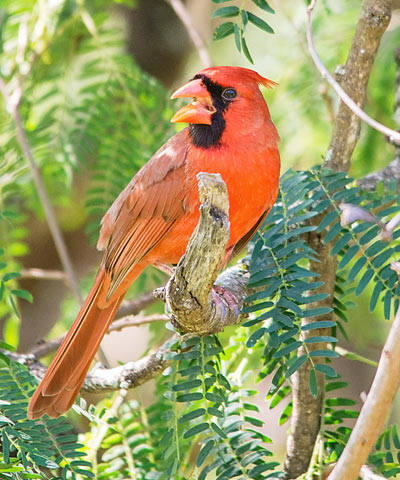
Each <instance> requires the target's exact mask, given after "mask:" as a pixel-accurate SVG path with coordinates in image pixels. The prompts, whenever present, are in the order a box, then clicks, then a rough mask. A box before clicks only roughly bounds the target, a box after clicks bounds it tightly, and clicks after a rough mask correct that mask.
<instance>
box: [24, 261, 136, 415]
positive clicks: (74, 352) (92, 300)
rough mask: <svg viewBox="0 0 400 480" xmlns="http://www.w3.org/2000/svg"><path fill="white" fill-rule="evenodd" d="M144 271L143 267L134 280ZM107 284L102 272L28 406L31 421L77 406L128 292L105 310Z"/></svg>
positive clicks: (106, 306) (101, 271)
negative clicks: (80, 393) (93, 365)
mask: <svg viewBox="0 0 400 480" xmlns="http://www.w3.org/2000/svg"><path fill="white" fill-rule="evenodd" d="M138 270H139V269H138ZM142 270H143V267H142V268H140V271H138V272H137V274H136V275H135V277H136V276H138V275H139V274H140V273H141V271H142ZM132 273H133V272H132ZM135 273H136V272H135ZM133 279H134V278H133ZM133 279H132V280H133ZM108 283H109V282H108V281H107V278H106V273H105V271H104V269H100V271H99V273H98V275H97V277H96V280H95V283H94V285H93V287H92V289H91V291H90V293H89V295H88V297H87V298H86V300H85V302H84V304H83V305H82V308H81V310H80V312H79V314H78V316H77V317H76V319H75V321H74V323H73V324H72V326H71V328H70V330H69V331H68V334H67V336H66V337H65V339H64V340H63V342H62V344H61V345H60V348H59V349H58V351H57V353H56V355H55V357H54V359H53V361H52V362H51V364H50V367H49V368H48V370H47V372H46V374H45V376H44V378H43V380H42V381H41V383H40V384H39V386H38V388H37V389H36V391H35V393H34V394H33V397H32V398H31V400H30V402H29V405H28V418H30V419H35V418H38V417H40V416H42V415H43V414H45V413H47V414H48V415H49V416H50V417H58V416H59V415H61V414H63V413H65V412H66V411H67V410H68V409H69V408H71V406H72V404H73V403H74V400H75V398H76V396H77V395H78V393H79V390H80V388H81V386H82V383H83V381H84V379H85V376H86V374H87V372H88V370H89V367H90V365H91V363H92V361H93V358H94V356H95V354H96V352H97V349H98V348H99V345H100V343H101V341H102V339H103V337H104V335H105V334H106V332H107V329H108V327H109V325H110V323H111V321H112V319H113V318H114V316H115V314H116V312H117V310H118V307H119V305H120V303H121V301H122V299H123V297H124V293H125V292H122V293H121V295H120V296H119V297H117V298H115V299H114V300H113V301H112V302H111V303H110V304H108V305H105V306H104V307H103V304H104V302H102V298H104V289H105V288H107V285H108ZM99 305H101V307H100V306H99Z"/></svg>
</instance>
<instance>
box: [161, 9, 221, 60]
mask: <svg viewBox="0 0 400 480" xmlns="http://www.w3.org/2000/svg"><path fill="white" fill-rule="evenodd" d="M167 2H168V3H169V4H170V5H171V7H172V8H173V9H174V12H175V13H176V15H177V16H178V18H179V19H180V20H181V22H182V23H183V25H184V26H185V28H186V31H187V33H188V35H189V37H190V39H191V40H192V42H193V45H194V46H195V47H196V49H197V52H198V54H199V57H200V60H201V61H202V63H203V65H204V67H211V65H212V62H211V57H210V54H209V52H208V50H207V47H206V45H205V43H204V41H203V39H202V38H201V35H200V33H199V32H198V31H197V29H196V27H195V26H194V23H193V20H192V18H191V16H190V15H189V12H188V11H187V9H186V7H185V5H184V4H183V2H182V0H167Z"/></svg>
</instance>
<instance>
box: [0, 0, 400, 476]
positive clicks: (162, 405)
mask: <svg viewBox="0 0 400 480" xmlns="http://www.w3.org/2000/svg"><path fill="white" fill-rule="evenodd" d="M214 3H217V4H223V5H217V8H218V9H217V10H216V12H215V13H214V15H213V16H214V17H215V18H217V22H221V23H220V24H218V23H217V24H215V25H214V26H215V27H216V33H215V34H214V38H215V39H216V40H218V42H217V43H215V46H214V47H213V49H212V51H213V54H214V56H215V58H224V63H229V64H233V63H241V64H243V65H244V66H248V64H247V63H245V62H246V60H245V58H247V59H248V60H250V59H252V60H253V61H254V63H255V65H256V66H257V67H256V68H257V70H259V71H260V72H261V73H264V72H267V75H268V76H269V77H271V78H272V79H274V80H277V81H279V82H280V83H281V86H280V87H279V88H277V89H276V90H275V91H274V92H272V93H271V94H269V97H268V101H269V105H270V109H271V112H272V114H273V118H274V120H275V122H276V124H277V126H278V130H279V132H280V134H281V137H282V141H281V151H282V157H283V161H284V170H287V171H286V173H284V175H283V177H282V180H281V191H280V196H279V199H278V202H277V204H276V205H275V207H274V208H273V210H272V211H271V212H270V214H269V216H268V218H267V220H266V222H265V225H264V228H263V229H262V230H261V231H260V232H259V234H258V235H257V236H256V238H255V239H254V241H253V243H252V245H251V249H250V250H251V263H250V273H251V279H250V285H249V286H250V287H251V288H252V291H251V294H250V295H249V297H248V299H247V303H246V306H245V309H244V312H245V313H247V314H248V315H249V317H248V320H247V321H246V322H245V323H244V324H243V325H242V326H240V327H235V328H230V329H228V331H227V332H224V333H223V334H221V335H220V336H219V338H217V337H205V338H199V337H195V338H190V339H185V340H179V341H175V340H171V345H170V347H171V353H170V354H169V359H170V360H171V366H170V367H169V369H168V370H166V371H165V372H164V374H163V375H162V376H161V377H160V378H159V379H158V380H157V385H156V392H155V395H154V400H153V401H152V403H151V404H150V405H149V404H148V402H142V401H136V400H131V399H128V398H127V392H125V391H121V392H116V393H114V394H112V395H109V396H108V397H107V398H105V399H103V400H102V401H101V402H100V403H99V404H98V405H96V406H89V407H88V406H87V405H86V404H85V402H83V401H82V402H81V403H80V404H79V405H77V406H76V411H77V412H78V414H79V415H80V418H82V417H83V418H85V419H86V420H88V421H89V427H88V428H84V429H81V433H80V435H79V440H78V438H77V436H76V434H75V433H71V429H72V427H71V423H67V420H65V419H57V420H50V419H41V420H38V421H28V420H27V419H26V415H25V412H26V405H27V401H28V399H29V397H30V395H31V393H32V390H33V386H34V385H35V383H36V380H35V379H34V377H33V376H32V375H31V374H30V373H29V372H28V370H27V369H26V367H25V366H24V365H21V364H20V363H18V362H17V361H15V360H12V359H10V357H9V355H6V354H5V353H4V352H6V351H10V350H12V349H13V348H14V347H17V345H18V337H19V327H20V311H19V301H21V300H22V301H32V298H31V295H30V294H29V292H27V291H25V290H22V289H21V288H20V287H19V285H18V276H19V274H20V273H19V272H20V270H21V267H22V264H23V256H24V255H25V254H26V253H27V250H28V238H29V231H28V228H27V225H28V220H29V217H30V216H35V217H37V218H39V219H41V220H43V219H44V217H43V212H42V207H41V205H40V202H39V199H38V197H37V194H36V191H35V187H34V185H33V183H32V178H31V174H30V171H29V169H28V167H27V164H26V161H25V159H24V157H23V155H22V154H21V150H20V146H19V144H18V139H17V137H16V130H15V125H14V123H13V121H12V119H11V117H10V116H9V114H8V113H7V111H6V109H5V108H4V107H5V105H4V103H3V104H1V103H0V106H1V108H0V125H1V127H0V155H1V158H2V162H1V164H0V169H1V170H0V172H1V176H0V242H1V244H0V246H1V250H0V256H1V258H0V268H1V270H0V273H1V277H0V298H1V304H0V314H1V316H2V317H3V318H4V328H3V336H4V339H5V340H6V341H7V342H8V343H9V344H8V345H7V344H2V345H1V346H2V348H3V353H1V358H0V360H1V362H2V363H1V368H0V387H1V388H0V392H1V393H0V410H1V412H0V429H1V438H0V443H1V452H0V478H4V479H14V478H15V479H20V478H21V479H22V478H99V479H103V478H104V479H105V478H110V479H125V478H132V479H146V480H151V479H165V478H171V479H189V478H193V479H199V480H202V479H205V478H208V479H210V478H216V479H220V480H222V479H228V478H237V479H239V478H241V479H242V478H244V479H250V478H251V479H257V480H258V479H264V478H280V476H281V474H280V473H279V472H280V471H281V469H282V462H281V458H279V457H278V458H276V457H274V456H273V454H272V451H271V449H270V446H269V443H271V442H272V441H273V440H274V439H272V440H271V439H269V438H268V437H266V436H265V435H264V434H263V433H262V431H261V430H260V427H261V426H262V425H263V422H264V420H263V419H265V418H266V415H265V414H262V413H263V412H259V407H258V406H257V405H256V404H255V402H253V401H252V400H251V398H252V397H254V395H256V394H257V393H258V385H257V382H258V381H259V380H261V379H262V378H264V377H266V376H267V375H271V376H272V380H271V384H270V387H269V391H268V392H267V398H266V400H267V405H268V406H269V408H271V409H272V408H275V407H276V406H278V405H279V406H282V403H281V402H285V403H284V405H285V406H284V408H283V410H282V413H281V415H280V419H279V423H280V424H284V423H285V422H287V421H288V419H289V418H290V415H291V409H292V404H291V401H290V395H291V376H292V375H293V374H294V373H295V372H296V371H297V370H298V368H300V366H301V365H303V364H305V363H306V362H308V363H309V364H310V365H311V366H312V368H311V373H310V385H309V387H310V389H311V392H312V393H313V394H314V395H317V393H318V392H317V384H316V374H317V372H320V373H322V374H323V375H324V376H325V377H326V394H327V395H326V398H325V406H324V420H323V425H322V427H321V439H320V449H321V452H322V456H321V457H320V458H319V463H316V464H315V465H314V467H315V469H316V470H318V469H320V468H322V467H323V465H324V464H327V463H329V462H333V461H336V459H337V458H338V456H339V455H340V453H341V451H342V449H343V446H344V445H345V443H346V441H347V439H348V436H349V434H350V431H351V427H350V426H349V425H350V424H349V423H348V422H347V420H348V419H354V418H356V417H357V411H356V410H355V409H354V405H355V402H354V400H353V399H352V398H347V396H346V395H345V394H343V393H341V389H343V388H344V387H345V386H346V382H344V381H343V380H341V379H340V376H339V374H340V372H336V370H335V368H334V366H335V364H334V363H333V361H334V359H335V358H337V357H338V356H339V354H338V353H337V351H336V350H335V346H336V344H337V342H338V341H339V342H343V339H344V338H346V335H347V336H349V337H350V338H351V337H352V334H353V331H352V328H351V327H350V328H348V326H347V322H348V321H349V320H351V323H352V324H354V323H356V322H357V318H355V317H357V316H356V315H354V314H353V313H352V312H354V310H351V309H350V308H351V307H352V306H354V304H355V303H356V304H357V308H358V309H360V310H361V311H363V312H364V311H366V310H368V309H369V310H370V311H371V312H372V314H369V318H370V320H367V319H366V318H364V319H363V322H367V321H370V322H371V325H374V326H376V325H378V326H379V325H380V322H384V321H386V320H383V319H384V318H386V319H390V318H392V316H393V312H394V311H395V309H396V308H397V306H398V300H397V298H398V295H399V286H398V279H397V276H396V274H395V272H394V271H393V270H391V269H390V261H392V260H393V259H396V258H397V255H398V251H399V249H400V245H399V243H398V236H399V234H398V233H397V232H395V234H394V238H393V241H392V242H390V243H387V242H383V241H382V240H381V239H380V237H379V228H378V227H377V226H376V225H372V224H368V223H359V224H355V225H354V226H346V227H343V226H341V224H340V221H339V214H340V208H339V205H340V203H341V202H346V203H352V204H356V205H359V206H362V207H364V208H366V209H369V210H373V211H375V212H376V214H377V215H378V217H379V219H380V220H381V221H382V222H386V221H387V220H388V219H390V218H391V217H393V215H394V214H396V213H397V212H398V210H399V200H400V199H399V195H398V192H397V190H396V185H391V186H389V187H388V188H386V189H384V188H383V186H380V187H379V188H378V190H377V192H372V193H365V192H362V191H361V190H360V189H359V188H358V186H357V182H356V181H355V180H354V179H353V178H351V177H347V176H346V175H344V174H341V173H333V172H326V171H321V170H320V169H319V168H318V167H315V168H312V165H314V164H318V163H320V161H319V160H320V158H321V156H322V155H323V154H324V152H325V151H326V148H327V145H328V142H329V138H330V121H329V108H330V102H332V103H335V101H336V100H335V98H334V97H333V96H332V97H331V98H330V99H329V98H328V100H327V102H326V103H324V101H323V100H322V98H321V95H320V93H319V90H318V89H319V84H320V79H319V77H318V75H316V73H315V70H314V67H313V65H312V63H311V61H310V59H309V58H308V55H307V52H306V50H305V45H304V32H303V31H302V30H303V28H304V6H303V5H302V4H301V2H300V3H299V4H298V5H297V6H296V7H295V8H292V6H291V3H290V2H288V1H287V2H280V3H279V8H275V10H276V13H275V15H273V11H271V10H272V9H271V6H270V4H269V3H267V2H265V1H264V0H257V1H255V0H254V1H252V2H250V1H249V2H247V4H246V5H244V4H242V3H241V5H240V6H238V2H233V1H230V2H229V0H227V1H224V0H214ZM271 4H272V2H271ZM358 8H359V2H356V1H352V2H344V1H339V2H335V3H333V2H329V1H325V2H324V3H323V6H321V8H320V12H319V14H318V15H317V17H316V21H315V25H314V27H315V36H316V38H317V40H318V48H319V51H320V53H321V55H322V56H323V58H324V60H325V61H326V64H327V66H328V67H329V68H330V70H334V68H335V67H336V65H337V63H338V62H341V61H344V60H345V55H346V52H347V50H348V46H349V42H350V40H351V36H352V33H353V31H354V24H355V21H356V18H357V15H358ZM221 9H222V10H221ZM224 9H225V10H224ZM227 9H228V10H227ZM243 12H245V13H243ZM120 22H121V20H120V19H118V18H117V17H116V16H115V15H114V14H113V6H112V5H110V2H106V1H101V0H91V1H87V2H79V1H74V0H65V1H59V2H51V1H48V2H47V1H45V0H43V1H40V2H35V1H33V0H32V1H28V0H4V1H3V2H2V4H1V6H0V54H1V65H0V74H1V76H2V77H3V78H4V80H5V81H6V82H7V83H8V87H9V89H10V91H17V90H18V86H19V82H21V81H22V82H23V83H22V88H23V95H22V97H21V104H20V107H19V110H20V113H21V116H22V120H23V123H24V127H25V130H26V133H27V136H28V140H29V143H30V145H31V148H32V152H33V154H34V157H35V160H36V161H37V163H38V165H39V167H40V171H41V173H42V176H43V179H44V181H45V184H46V188H47V190H48V192H49V194H50V197H51V200H52V202H53V204H54V205H55V206H58V207H62V209H63V212H67V213H66V214H65V213H64V216H63V217H62V218H60V221H61V224H62V225H63V227H64V228H66V229H67V228H70V229H74V228H77V227H78V226H80V225H81V224H82V223H85V224H86V225H87V231H88V232H89V234H90V237H91V238H92V240H95V239H96V237H97V233H98V227H99V220H100V218H101V216H102V215H103V214H104V212H105V211H106V210H107V208H108V206H109V205H110V204H111V203H112V201H113V199H114V198H115V197H116V196H117V194H118V193H119V192H120V191H121V189H122V188H123V187H124V186H125V185H126V183H127V182H128V181H129V180H130V178H131V177H132V175H133V174H134V173H135V172H136V171H137V170H138V169H139V168H140V167H141V165H143V163H144V162H145V161H146V160H147V159H148V158H149V157H150V156H151V155H152V153H153V152H154V151H155V150H156V149H157V148H158V147H159V146H160V145H161V144H162V143H163V142H164V141H165V139H166V138H168V137H169V136H170V135H172V134H173V133H174V131H173V127H172V126H171V125H170V123H169V118H170V117H171V115H172V113H173V110H172V108H173V107H172V106H171V105H170V103H169V101H168V92H166V90H165V89H164V88H163V87H162V86H161V85H160V84H159V83H158V82H157V81H156V80H154V79H153V78H151V77H149V76H148V75H147V74H145V73H144V72H143V71H141V69H140V68H139V67H138V66H137V65H136V64H135V62H134V61H133V60H132V58H131V57H130V56H128V55H127V54H126V53H124V41H125V39H124V35H123V32H122V30H121V25H120ZM227 22H228V23H229V24H228V26H225V27H224V26H223V25H224V24H225V25H226V23H227ZM271 27H273V30H275V32H276V35H270V34H271V33H272V32H271ZM221 32H222V33H221ZM266 33H268V34H269V35H266ZM226 37H230V38H226ZM337 38H341V39H342V41H341V42H340V43H338V42H336V39H337ZM24 39H25V40H24ZM219 40H220V41H219ZM399 40H400V36H399V32H398V31H397V30H393V31H391V32H389V33H388V34H387V35H386V36H385V37H384V41H383V45H382V48H381V51H380V54H379V56H378V59H377V62H376V67H375V69H374V72H373V75H372V78H371V88H370V92H369V100H368V106H367V110H368V111H369V112H370V113H371V114H372V115H374V116H379V118H380V119H381V121H383V122H384V123H386V124H388V125H393V120H392V112H393V104H394V89H395V64H394V62H393V51H394V47H395V46H397V44H398V43H399ZM21 45H22V46H21ZM234 45H235V47H233V46H234ZM235 48H236V52H235ZM239 55H244V56H239ZM218 63H221V62H218ZM193 68H194V67H193V65H191V66H190V70H191V73H189V74H188V77H189V76H192V74H193ZM330 96H331V93H330V92H328V97H330ZM393 156H394V149H393V147H392V146H391V145H389V144H388V143H385V142H384V141H383V140H382V138H380V136H379V135H378V134H377V133H376V132H373V131H372V130H367V129H365V131H364V133H363V136H362V138H361V141H360V142H359V145H358V147H357V150H356V152H355V155H354V162H353V167H352V172H351V173H352V174H353V175H354V176H356V177H357V176H360V175H363V174H365V173H367V172H369V171H371V170H374V169H376V168H379V167H380V166H383V165H385V164H386V163H388V161H390V160H391V159H392V157H393ZM294 166H295V167H296V169H291V168H289V167H294ZM81 176H86V177H87V178H88V182H87V188H86V191H85V193H84V195H83V198H82V197H80V196H79V197H78V196H77V189H76V179H77V178H79V177H81ZM382 205H383V206H384V207H385V208H382ZM317 215H319V218H321V221H320V223H319V225H314V224H313V221H312V219H313V218H314V217H316V216H317ZM353 227H354V228H353ZM312 231H318V232H319V233H320V234H321V235H325V241H326V242H332V254H338V256H339V257H338V258H339V270H338V274H337V286H336V294H335V302H334V313H335V320H334V321H333V320H323V319H321V316H323V315H325V314H328V313H330V311H331V309H329V308H327V307H322V306H320V307H314V306H313V307H310V303H314V302H318V301H321V300H323V299H324V298H326V294H324V293H320V287H321V284H320V282H319V281H318V278H317V277H316V275H315V273H314V272H313V271H312V269H311V267H310V261H312V260H315V255H316V254H315V252H314V251H313V250H312V248H311V247H310V245H308V243H307V234H308V233H310V232H312ZM316 260H318V259H316ZM156 282H157V278H154V275H152V274H148V275H147V277H144V278H143V279H141V281H140V282H138V284H137V285H136V286H135V289H136V293H138V292H140V291H143V290H145V288H146V287H147V288H149V287H150V286H152V285H153V284H155V283H156ZM76 309H77V305H76V303H75V302H74V301H73V300H69V302H68V307H67V308H65V309H64V310H65V311H68V313H67V314H65V315H64V317H65V318H62V319H61V320H63V321H65V320H66V319H67V318H68V317H71V312H74V311H76ZM304 318H307V319H311V320H312V321H311V322H310V323H309V324H308V325H307V326H305V325H302V323H301V321H302V319H304ZM372 322H374V323H372ZM320 328H325V329H329V335H324V336H321V335H318V334H316V335H315V336H311V337H309V338H308V339H307V340H306V341H304V340H303V339H302V337H301V333H302V332H304V331H314V330H315V331H316V330H317V329H320ZM346 332H347V333H346ZM153 334H154V343H157V342H159V341H160V339H161V338H163V337H164V336H165V330H164V329H161V328H158V329H154V332H153ZM314 343H324V344H326V345H328V347H327V348H324V349H320V350H312V349H310V350H308V346H310V345H311V344H314ZM300 348H301V349H302V351H304V352H305V353H303V354H301V355H298V351H299V349H300ZM352 407H353V408H352ZM264 409H265V408H264ZM399 450H400V441H399V437H398V433H397V428H396V426H395V425H388V427H387V429H386V430H385V432H384V433H383V434H382V436H381V438H380V439H379V442H378V443H377V445H376V449H375V451H374V453H373V454H372V455H371V457H370V459H369V462H370V464H371V465H372V466H373V467H374V468H375V469H376V470H377V471H378V472H380V473H381V474H382V475H384V476H385V477H387V478H394V477H395V476H396V475H397V474H398V473H399V472H400V466H399V462H400V452H399Z"/></svg>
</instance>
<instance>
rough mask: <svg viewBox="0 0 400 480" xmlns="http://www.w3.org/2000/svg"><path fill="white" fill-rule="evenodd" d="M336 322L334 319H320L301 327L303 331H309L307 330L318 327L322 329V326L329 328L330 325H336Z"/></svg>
mask: <svg viewBox="0 0 400 480" xmlns="http://www.w3.org/2000/svg"><path fill="white" fill-rule="evenodd" d="M336 325H337V324H336V322H334V321H333V320H319V321H317V322H313V323H308V324H306V325H303V326H302V327H301V329H302V330H303V331H307V330H316V329H320V328H329V327H332V328H333V327H336Z"/></svg>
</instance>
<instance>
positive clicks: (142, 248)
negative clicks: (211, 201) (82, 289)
mask: <svg viewBox="0 0 400 480" xmlns="http://www.w3.org/2000/svg"><path fill="white" fill-rule="evenodd" d="M187 148H188V142H187V133H186V132H185V130H182V131H181V132H179V133H178V134H176V135H175V136H174V137H172V138H171V139H170V140H169V141H168V142H167V143H166V144H165V145H164V146H163V147H162V148H161V149H160V150H159V151H158V152H157V153H156V154H155V155H154V156H153V157H152V158H151V160H150V161H149V162H148V163H147V164H146V165H145V166H144V167H143V168H142V169H141V170H140V171H139V172H138V173H137V174H136V175H135V177H134V178H133V179H132V180H131V182H130V183H129V184H128V186H127V187H126V188H125V189H124V190H123V191H122V192H121V194H120V195H119V197H118V198H117V199H116V200H115V202H114V203H113V205H112V206H111V207H110V209H109V210H108V212H107V213H106V215H105V216H104V218H103V220H102V228H101V232H100V237H99V242H98V248H99V249H104V250H105V254H104V260H103V262H104V267H105V269H106V271H107V272H109V273H110V274H111V283H110V287H109V290H108V293H107V303H108V302H110V301H112V300H113V297H114V296H115V294H116V292H117V290H118V286H119V285H121V283H122V282H123V281H124V279H125V278H126V276H127V275H129V272H130V271H131V269H132V268H133V267H134V266H135V265H136V264H137V263H138V262H139V261H141V260H142V259H143V257H144V256H146V254H147V253H148V252H149V251H150V250H151V249H152V248H154V246H155V245H157V243H158V242H159V241H160V240H161V239H162V238H163V237H164V236H165V235H166V234H167V233H168V231H169V230H170V229H171V228H172V227H173V225H174V224H175V223H176V222H177V220H179V219H180V218H181V217H182V216H183V215H184V214H185V198H186V195H187V191H186V182H185V163H186V154H187ZM118 295H119V293H118Z"/></svg>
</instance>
